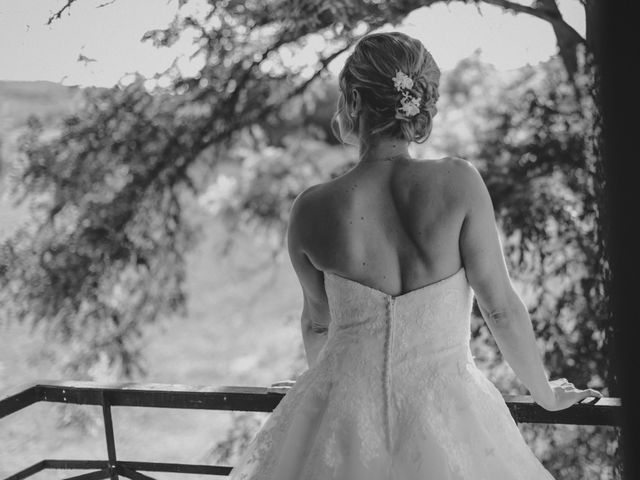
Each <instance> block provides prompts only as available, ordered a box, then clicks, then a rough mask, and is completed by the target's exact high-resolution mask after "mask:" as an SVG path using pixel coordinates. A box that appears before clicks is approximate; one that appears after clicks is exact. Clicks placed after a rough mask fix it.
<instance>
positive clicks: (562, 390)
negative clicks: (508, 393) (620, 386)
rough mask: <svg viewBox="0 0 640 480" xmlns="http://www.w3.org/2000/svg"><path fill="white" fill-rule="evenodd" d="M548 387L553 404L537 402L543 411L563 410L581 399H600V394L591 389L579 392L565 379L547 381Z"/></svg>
mask: <svg viewBox="0 0 640 480" xmlns="http://www.w3.org/2000/svg"><path fill="white" fill-rule="evenodd" d="M549 386H550V387H551V390H552V391H553V394H554V402H553V404H552V405H543V404H542V403H540V402H537V401H536V403H538V405H540V406H541V407H542V408H544V409H545V410H549V411H551V412H555V411H557V410H564V409H565V408H569V407H570V406H571V405H573V404H575V403H578V402H579V401H580V400H582V399H583V398H587V397H596V398H602V394H601V393H600V392H598V391H597V390H593V389H592V388H587V389H584V390H581V389H579V388H576V387H574V386H573V383H571V382H569V381H568V380H567V379H566V378H558V379H556V380H551V381H549Z"/></svg>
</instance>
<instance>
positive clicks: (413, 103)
mask: <svg viewBox="0 0 640 480" xmlns="http://www.w3.org/2000/svg"><path fill="white" fill-rule="evenodd" d="M393 85H394V86H395V88H396V90H397V91H398V92H400V93H402V98H401V99H400V104H401V107H400V110H402V112H403V113H404V114H405V115H406V116H407V117H413V116H415V115H417V114H418V113H420V102H421V101H422V97H420V96H416V95H413V94H412V93H411V92H410V90H411V89H412V88H413V80H412V79H411V78H410V77H409V76H408V75H406V74H405V73H403V72H401V71H400V70H398V71H397V72H396V76H395V77H393Z"/></svg>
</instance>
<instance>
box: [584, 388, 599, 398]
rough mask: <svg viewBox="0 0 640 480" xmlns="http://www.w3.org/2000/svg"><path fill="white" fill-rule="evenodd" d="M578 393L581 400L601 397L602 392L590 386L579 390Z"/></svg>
mask: <svg viewBox="0 0 640 480" xmlns="http://www.w3.org/2000/svg"><path fill="white" fill-rule="evenodd" d="M579 395H580V399H581V400H582V399H585V398H589V397H595V398H596V399H598V398H602V394H601V393H600V392H598V391H596V390H593V389H591V388H588V389H587V390H581V391H580V392H579Z"/></svg>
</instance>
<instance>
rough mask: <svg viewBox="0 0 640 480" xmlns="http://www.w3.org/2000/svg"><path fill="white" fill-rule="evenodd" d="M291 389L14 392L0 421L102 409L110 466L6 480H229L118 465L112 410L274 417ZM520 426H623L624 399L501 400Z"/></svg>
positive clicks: (0, 406) (80, 466) (219, 471)
mask: <svg viewBox="0 0 640 480" xmlns="http://www.w3.org/2000/svg"><path fill="white" fill-rule="evenodd" d="M289 388H290V387H237V386H222V387H204V386H185V385H167V384H149V383H145V384H142V383H119V384H113V385H106V384H100V383H94V382H65V381H42V382H39V383H37V384H32V385H27V386H23V387H19V388H16V389H15V390H14V391H13V392H12V393H9V394H8V395H5V396H3V397H2V398H0V419H1V418H3V417H6V416H8V415H11V414H12V413H14V412H17V411H19V410H22V409H23V408H26V407H28V406H29V405H32V404H34V403H37V402H56V403H69V404H77V405H99V406H101V407H102V413H103V418H104V433H105V439H106V445H107V460H42V461H40V462H37V463H35V464H34V465H31V466H30V467H28V468H25V469H24V470H21V471H20V472H18V473H15V474H13V475H11V476H9V477H7V478H6V479H5V480H20V479H23V478H27V477H29V476H31V475H34V474H36V473H38V472H40V471H42V470H45V469H69V470H94V471H92V472H89V473H84V474H81V475H76V476H74V477H70V478H69V479H68V480H72V479H73V480H94V479H102V478H110V479H112V480H117V479H118V477H119V476H122V477H126V478H129V479H131V480H153V479H152V477H150V476H148V475H145V474H143V473H140V471H144V472H170V473H194V474H206V475H220V476H227V475H229V473H230V472H231V470H232V468H233V467H231V466H224V465H220V466H219V465H194V464H180V463H155V462H136V461H125V460H119V459H118V458H117V456H116V445H115V441H114V435H113V422H112V418H111V407H113V406H118V407H156V408H183V409H204V410H238V411H245V412H271V411H273V409H274V408H275V407H276V406H277V405H278V403H280V400H282V398H283V397H284V395H285V394H286V392H287V391H288V390H289ZM503 397H504V399H505V402H506V404H507V406H508V407H509V410H510V412H511V415H512V416H513V418H514V420H515V421H516V422H525V423H556V424H573V425H610V426H620V425H621V411H620V399H619V398H615V397H605V398H600V399H597V400H595V401H591V402H589V403H586V402H584V401H583V402H584V403H577V404H575V405H573V406H571V407H569V408H567V409H565V410H560V411H557V412H550V411H547V410H545V409H543V408H542V407H540V406H539V405H537V404H536V403H534V402H533V399H532V398H531V396H529V395H503Z"/></svg>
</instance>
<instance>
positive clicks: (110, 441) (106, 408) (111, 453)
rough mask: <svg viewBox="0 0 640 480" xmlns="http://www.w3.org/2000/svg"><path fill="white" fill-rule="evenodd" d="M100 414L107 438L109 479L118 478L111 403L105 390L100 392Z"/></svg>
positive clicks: (115, 479) (116, 479)
mask: <svg viewBox="0 0 640 480" xmlns="http://www.w3.org/2000/svg"><path fill="white" fill-rule="evenodd" d="M102 416H103V418H104V434H105V437H106V440H107V457H108V459H109V474H110V476H111V480H118V470H117V466H118V464H117V461H118V460H117V459H116V443H115V440H114V438H113V421H112V420H111V404H110V403H109V399H108V397H107V392H102Z"/></svg>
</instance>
